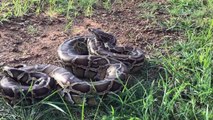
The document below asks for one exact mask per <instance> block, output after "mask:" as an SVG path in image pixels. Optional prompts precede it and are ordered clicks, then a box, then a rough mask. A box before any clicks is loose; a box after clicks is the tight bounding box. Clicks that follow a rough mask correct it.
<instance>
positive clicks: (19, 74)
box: [0, 29, 144, 104]
mask: <svg viewBox="0 0 213 120" xmlns="http://www.w3.org/2000/svg"><path fill="white" fill-rule="evenodd" d="M89 31H90V32H91V33H93V35H92V36H78V37H74V38H71V39H68V40H65V41H64V42H63V43H62V44H61V45H60V46H59V48H58V51H57V52H58V56H59V58H60V60H61V61H62V64H63V65H64V66H65V68H62V67H58V66H54V65H49V64H48V65H47V64H39V65H34V66H19V67H8V66H6V67H4V68H3V71H4V73H5V77H3V78H2V80H1V81H0V90H1V93H2V94H3V97H5V98H7V99H9V100H11V101H15V100H16V99H18V98H20V96H21V94H22V93H24V95H25V96H26V97H29V98H36V99H37V98H43V97H45V96H47V95H49V93H51V91H53V90H55V89H58V88H60V89H61V94H62V95H63V96H64V97H65V98H66V100H68V101H69V102H71V103H81V102H82V101H81V100H82V97H84V96H87V98H88V104H93V103H92V102H93V101H94V96H96V95H105V94H107V93H109V92H118V91H120V90H121V89H122V84H123V82H126V80H127V77H128V73H129V72H130V71H136V70H138V68H140V67H141V66H142V63H143V61H144V55H143V53H142V52H141V50H140V49H136V48H131V47H117V46H116V39H115V37H114V36H113V35H111V34H109V33H105V32H103V31H101V30H99V29H89Z"/></svg>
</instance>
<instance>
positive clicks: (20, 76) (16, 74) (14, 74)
mask: <svg viewBox="0 0 213 120" xmlns="http://www.w3.org/2000/svg"><path fill="white" fill-rule="evenodd" d="M19 68H20V67H9V66H4V67H3V73H4V74H5V76H7V77H11V78H14V79H16V80H19V81H20V80H21V81H27V80H28V79H30V75H29V73H28V72H26V71H24V70H20V69H19Z"/></svg>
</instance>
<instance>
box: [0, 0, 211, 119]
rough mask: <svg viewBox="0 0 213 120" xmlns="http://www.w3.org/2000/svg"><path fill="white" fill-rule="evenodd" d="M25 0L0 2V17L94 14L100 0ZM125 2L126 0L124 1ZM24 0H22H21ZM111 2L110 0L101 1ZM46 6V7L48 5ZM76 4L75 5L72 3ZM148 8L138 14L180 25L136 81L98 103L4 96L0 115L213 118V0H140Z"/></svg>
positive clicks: (170, 27)
mask: <svg viewBox="0 0 213 120" xmlns="http://www.w3.org/2000/svg"><path fill="white" fill-rule="evenodd" d="M79 1H80V2H79V3H76V2H75V1H74V0H69V1H63V0H49V1H46V2H44V1H42V0H32V1H31V2H24V3H22V2H21V0H13V2H10V3H8V2H5V3H0V4H1V6H0V14H1V16H0V21H7V20H8V18H10V17H15V16H22V15H24V14H28V12H29V10H30V11H34V12H36V13H37V14H40V12H47V13H49V15H50V16H51V15H54V13H55V12H57V13H59V14H65V15H66V16H67V18H68V19H71V17H69V16H77V15H79V14H80V12H79V9H80V10H82V11H83V13H84V14H85V15H86V16H89V15H91V14H92V10H93V9H92V5H93V4H94V3H96V2H97V1H96V0H88V1H87V2H86V1H84V0H79ZM121 2H122V1H121ZM21 3H22V4H21ZM103 5H104V6H105V8H106V10H108V9H110V8H111V5H110V2H109V0H106V2H104V3H103ZM45 6H48V7H45ZM74 6H75V7H74ZM140 6H141V7H142V8H143V9H147V11H149V12H147V13H146V12H145V13H146V14H145V13H144V14H142V15H139V17H143V18H147V19H153V21H154V20H156V21H158V23H159V24H160V26H162V27H163V28H166V30H168V31H169V30H170V31H178V32H179V33H180V34H181V36H177V40H174V41H166V40H167V39H166V37H165V43H164V44H163V45H162V46H160V47H159V48H155V49H154V51H153V56H151V57H150V59H148V63H147V65H145V66H144V68H143V69H142V70H141V71H142V72H141V76H137V77H135V76H132V77H131V78H132V79H134V81H135V82H134V84H132V85H131V86H127V87H125V89H124V90H123V91H121V93H119V94H118V95H116V94H112V95H109V96H108V97H107V98H106V99H105V100H104V102H102V103H100V104H99V105H97V106H95V107H89V106H85V105H84V104H82V105H72V106H71V105H69V104H68V103H66V102H65V101H64V100H63V99H61V98H60V97H59V96H57V95H56V96H57V97H50V98H46V99H44V100H42V101H41V102H39V103H36V104H35V105H31V106H14V107H10V106H8V105H7V104H6V102H5V101H4V100H3V99H2V100H1V102H0V106H1V108H0V120H16V119H20V120H59V119H71V120H72V119H76V120H78V119H82V120H84V119H98V120H99V119H102V120H127V119H128V120H140V119H142V120H159V119H162V120H167V119H176V120H212V119H213V80H212V76H213V74H212V68H213V65H212V63H213V58H212V55H213V52H212V51H213V1H212V0H168V1H167V2H166V3H165V4H163V5H161V6H159V5H158V4H156V3H153V2H141V4H140ZM159 9H160V10H162V11H163V12H164V13H165V15H166V16H167V18H166V19H160V20H161V21H160V22H159V20H157V17H156V14H155V11H156V10H159ZM159 66H160V68H161V69H160V70H159V73H158V74H157V75H155V76H157V77H155V78H154V79H151V77H150V74H152V73H151V72H150V70H151V69H154V68H156V67H159Z"/></svg>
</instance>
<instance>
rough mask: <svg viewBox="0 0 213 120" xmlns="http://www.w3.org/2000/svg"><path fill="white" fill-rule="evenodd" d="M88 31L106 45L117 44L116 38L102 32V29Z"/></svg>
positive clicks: (89, 29)
mask: <svg viewBox="0 0 213 120" xmlns="http://www.w3.org/2000/svg"><path fill="white" fill-rule="evenodd" d="M88 31H89V32H90V33H92V34H93V35H95V37H96V38H97V40H98V41H101V42H104V43H110V44H112V45H115V44H116V41H117V40H116V38H115V36H114V35H112V34H110V33H106V32H104V31H102V30H101V29H98V28H97V29H95V28H88Z"/></svg>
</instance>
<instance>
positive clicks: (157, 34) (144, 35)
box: [0, 1, 178, 66]
mask: <svg viewBox="0 0 213 120" xmlns="http://www.w3.org/2000/svg"><path fill="white" fill-rule="evenodd" d="M158 2H159V3H158V4H163V3H164V2H163V1H158ZM139 3H140V2H138V1H131V2H128V4H125V5H122V7H121V5H120V4H115V5H114V6H113V7H112V8H113V9H112V10H110V11H107V10H104V9H103V8H96V9H95V11H94V14H93V15H92V16H90V17H85V16H83V15H81V16H78V17H77V18H76V19H74V21H73V25H72V27H70V28H69V29H66V30H65V27H66V23H67V21H66V19H65V17H64V16H61V15H58V16H54V17H52V18H50V17H49V16H47V15H45V14H39V15H35V14H28V15H25V16H23V17H20V18H11V20H10V21H9V22H3V24H1V25H0V46H2V47H1V50H0V53H1V54H0V66H3V65H17V64H29V65H34V64H56V65H58V56H57V48H58V46H59V45H60V44H61V43H62V42H63V41H64V40H65V39H68V38H71V37H73V36H75V35H86V34H89V33H88V31H87V28H89V27H93V28H101V29H102V30H104V31H107V32H110V33H113V34H114V35H115V36H116V37H117V39H118V43H119V44H120V45H134V46H136V47H140V48H142V49H143V50H144V52H145V54H146V56H147V57H149V56H150V52H151V49H150V48H149V47H147V45H148V46H150V45H151V46H153V47H154V48H155V47H159V46H160V44H161V43H162V42H163V40H164V37H165V36H167V37H168V38H170V39H173V37H174V36H175V34H178V33H176V32H167V31H166V30H165V29H164V28H162V27H160V26H158V25H156V24H155V25H154V24H153V21H152V20H149V19H143V18H142V17H141V14H143V13H142V12H141V8H140V7H139V6H138V4H139ZM158 14H161V13H158Z"/></svg>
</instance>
